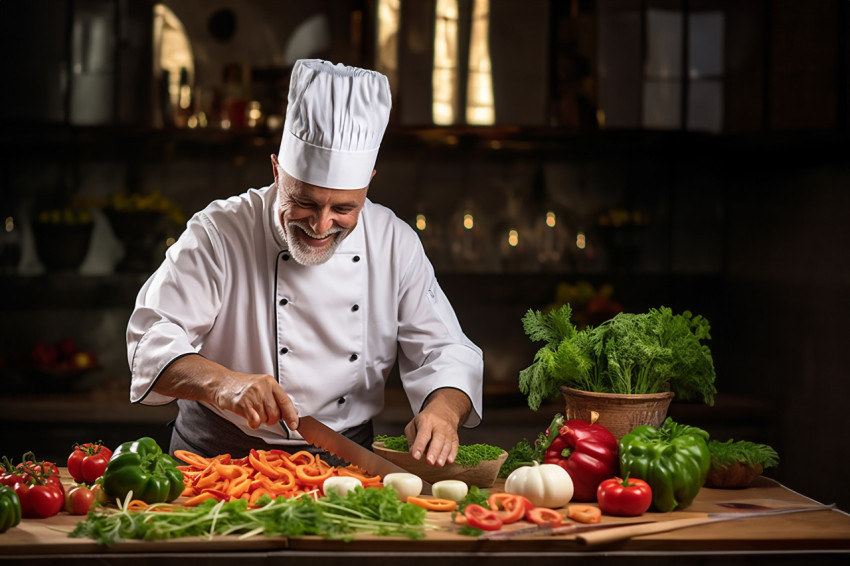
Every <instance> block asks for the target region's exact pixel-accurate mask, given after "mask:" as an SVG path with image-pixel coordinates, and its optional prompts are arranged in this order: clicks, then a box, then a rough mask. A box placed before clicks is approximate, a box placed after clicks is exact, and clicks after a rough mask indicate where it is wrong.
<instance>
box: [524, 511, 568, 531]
mask: <svg viewBox="0 0 850 566" xmlns="http://www.w3.org/2000/svg"><path fill="white" fill-rule="evenodd" d="M525 518H526V519H528V520H529V521H531V522H532V523H534V524H536V525H553V526H555V525H560V524H561V522H562V521H563V520H564V516H563V515H561V514H560V513H558V512H557V511H555V510H554V509H549V508H548V507H535V508H533V509H530V510H529V511H528V512H527V513H526V514H525Z"/></svg>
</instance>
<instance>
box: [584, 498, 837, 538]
mask: <svg viewBox="0 0 850 566" xmlns="http://www.w3.org/2000/svg"><path fill="white" fill-rule="evenodd" d="M835 508H836V505H835V503H832V504H830V505H807V506H805V507H789V508H787V509H776V510H770V511H749V512H743V513H741V512H731V513H709V514H708V515H707V516H706V517H697V518H691V519H674V520H671V521H658V522H655V523H649V524H644V525H629V524H625V525H622V526H621V528H619V529H609V530H606V531H599V532H595V533H587V534H580V535H578V537H576V539H577V540H578V542H579V543H580V544H584V545H597V544H607V543H612V542H620V541H624V540H628V539H630V538H632V537H638V536H644V535H652V534H657V533H666V532H669V531H675V530H678V529H685V528H688V527H695V526H698V525H708V524H711V523H721V522H724V521H737V520H740V519H755V518H759V517H775V516H776V515H787V514H790V513H806V512H808V511H828V510H830V509H835Z"/></svg>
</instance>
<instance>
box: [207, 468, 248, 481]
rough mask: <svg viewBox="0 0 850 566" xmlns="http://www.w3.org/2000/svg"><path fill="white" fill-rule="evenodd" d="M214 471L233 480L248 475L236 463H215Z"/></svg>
mask: <svg viewBox="0 0 850 566" xmlns="http://www.w3.org/2000/svg"><path fill="white" fill-rule="evenodd" d="M215 471H217V472H218V473H219V474H221V475H223V476H224V477H226V478H228V479H231V480H234V479H238V478H242V477H245V476H247V475H248V471H247V470H246V469H245V468H243V467H241V466H237V465H236V464H216V465H215Z"/></svg>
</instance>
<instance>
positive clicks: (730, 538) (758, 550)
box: [0, 477, 850, 566]
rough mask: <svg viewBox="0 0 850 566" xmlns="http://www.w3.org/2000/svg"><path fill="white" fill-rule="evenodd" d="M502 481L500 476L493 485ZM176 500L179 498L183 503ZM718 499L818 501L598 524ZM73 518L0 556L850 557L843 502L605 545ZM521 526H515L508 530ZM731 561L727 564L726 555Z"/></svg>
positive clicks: (765, 493)
mask: <svg viewBox="0 0 850 566" xmlns="http://www.w3.org/2000/svg"><path fill="white" fill-rule="evenodd" d="M502 485H503V482H502V481H501V480H499V481H498V482H497V484H496V485H495V486H493V488H491V490H492V491H498V490H499V489H500V487H501V486H502ZM179 501H180V500H178V502H179ZM724 501H735V502H750V503H769V504H771V505H778V506H788V505H795V506H796V505H804V506H807V505H816V504H817V502H815V501H812V500H811V499H809V498H807V497H805V496H803V495H801V494H799V493H796V492H794V491H792V490H790V489H788V488H786V487H784V486H783V485H781V484H779V483H777V482H776V481H774V480H771V479H768V478H763V477H762V478H759V479H757V480H756V482H754V484H753V485H752V486H751V487H749V488H746V489H737V490H722V489H709V488H703V489H702V490H701V491H700V493H699V495H698V497H697V498H696V500H695V501H694V503H693V504H692V505H691V506H690V507H689V508H687V509H685V510H681V511H674V512H671V513H646V514H644V515H643V516H641V517H637V518H616V517H609V516H604V517H603V522H611V523H631V522H637V521H647V520H649V521H670V520H675V519H682V518H699V517H704V516H705V514H706V513H714V512H719V511H728V509H726V508H724V507H721V506H719V505H718V503H720V502H724ZM79 520H81V518H80V517H78V516H73V515H69V514H67V513H64V512H62V513H60V514H59V515H56V516H54V517H50V518H48V519H24V520H23V521H22V523H21V524H20V525H18V526H17V527H15V528H13V529H10V530H9V531H7V532H6V533H4V534H2V535H0V561H15V562H16V563H24V564H33V565H34V564H41V563H44V564H48V563H50V564H55V563H56V561H57V560H61V562H62V563H63V564H73V563H83V562H86V563H87V564H91V563H92V562H94V563H99V564H101V563H117V564H137V563H140V562H148V561H150V560H156V559H161V560H162V561H163V562H165V561H168V562H169V563H170V562H174V561H177V560H179V561H180V563H181V564H186V563H191V564H195V563H198V564H200V563H201V562H203V564H205V565H209V564H218V563H221V564H224V563H228V564H232V563H233V562H234V561H235V562H237V563H238V564H240V566H242V565H244V564H267V563H272V562H280V561H281V560H286V559H288V558H289V559H294V560H298V559H302V558H304V559H307V560H309V561H310V562H311V563H313V564H315V563H317V562H316V561H322V560H331V559H338V560H344V561H345V563H346V565H347V566H348V565H357V564H374V563H375V562H379V561H381V560H385V561H388V562H389V561H392V562H393V563H395V562H396V561H399V560H404V561H405V562H408V563H423V564H426V563H438V562H439V563H440V564H447V563H448V564H452V563H460V562H461V561H466V560H468V559H470V558H476V559H479V558H486V559H487V561H488V563H493V564H511V563H514V564H515V563H516V562H517V561H518V560H521V559H529V560H533V561H534V563H535V566H537V565H543V564H549V563H552V564H555V563H557V564H563V563H564V559H566V558H569V559H570V562H571V563H572V562H573V561H574V560H577V561H579V562H581V561H583V560H591V559H592V560H593V561H594V562H598V561H600V560H602V561H609V560H610V559H615V560H616V559H618V558H624V557H629V558H630V563H634V560H638V561H639V560H641V559H643V560H653V559H656V560H657V559H659V558H660V557H667V558H669V559H671V560H675V563H677V564H687V563H689V562H691V561H693V562H695V563H699V564H706V563H709V562H711V561H714V560H716V561H718V563H719V561H720V560H721V559H722V560H724V561H726V560H728V559H729V558H731V557H739V558H740V559H746V560H747V562H748V563H749V562H752V561H755V560H764V561H765V562H766V563H774V564H775V563H776V562H777V561H787V560H790V559H800V560H801V562H803V561H804V563H805V564H812V563H820V562H823V563H830V562H835V563H846V560H847V559H848V558H850V515H848V514H847V513H845V512H843V511H840V510H818V511H810V512H806V513H798V514H790V515H783V516H774V517H760V518H755V519H741V520H736V521H729V522H724V523H715V524H710V525H701V526H695V527H691V528H687V529H680V530H676V531H671V532H667V533H660V534H655V535H647V536H642V537H638V538H632V539H630V540H627V541H625V542H618V543H612V544H607V545H603V546H598V547H595V546H586V545H582V544H580V542H579V541H577V539H576V536H575V535H560V536H548V537H529V536H523V537H518V538H514V539H509V540H501V541H497V540H481V539H478V538H473V537H467V536H462V535H459V534H457V533H455V532H453V531H452V530H450V529H451V527H450V525H451V521H450V518H449V514H447V513H434V512H429V517H428V520H429V521H430V522H432V523H434V524H436V525H440V526H444V527H447V529H444V530H435V531H429V533H428V536H427V538H426V539H424V540H410V539H406V538H401V537H378V536H362V537H358V538H357V539H356V540H354V541H350V542H343V541H337V540H327V539H324V538H321V537H315V536H308V537H263V536H254V537H250V538H246V539H239V538H238V537H237V536H217V537H214V538H212V539H206V538H200V537H185V538H180V539H174V540H168V541H127V542H123V543H119V544H116V545H114V546H112V547H102V546H98V545H97V544H95V543H94V542H93V541H91V540H88V539H77V538H69V537H68V536H67V532H68V531H70V530H71V529H72V528H73V526H74V525H75V524H76V522H77V521H79ZM522 526H527V525H524V524H514V525H510V526H509V527H505V528H506V529H507V528H517V527H522ZM724 563H727V562H724Z"/></svg>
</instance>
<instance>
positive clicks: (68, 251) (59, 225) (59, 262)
mask: <svg viewBox="0 0 850 566" xmlns="http://www.w3.org/2000/svg"><path fill="white" fill-rule="evenodd" d="M93 229H94V224H93V223H92V222H91V221H89V222H77V223H73V224H69V223H63V222H44V221H41V220H37V221H35V222H33V225H32V234H33V239H34V240H35V247H36V252H37V253H38V258H39V260H41V264H42V265H43V266H44V268H45V269H46V270H47V271H76V270H77V269H79V267H80V266H81V265H82V264H83V261H85V259H86V255H88V252H89V247H90V246H91V240H92V231H93Z"/></svg>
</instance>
